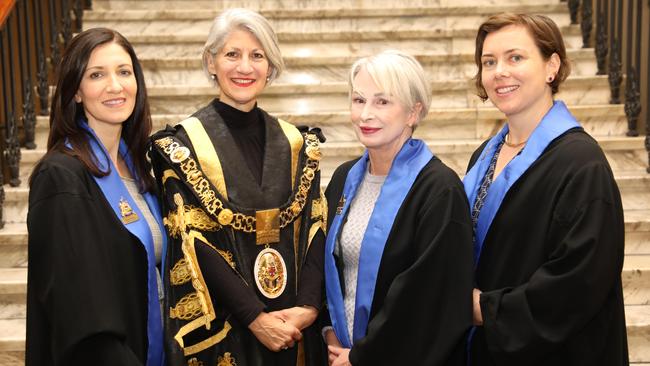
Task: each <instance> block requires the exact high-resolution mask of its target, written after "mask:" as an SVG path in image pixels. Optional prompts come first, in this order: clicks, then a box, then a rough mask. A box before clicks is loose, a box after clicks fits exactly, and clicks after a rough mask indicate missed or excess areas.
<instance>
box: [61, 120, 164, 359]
mask: <svg viewBox="0 0 650 366" xmlns="http://www.w3.org/2000/svg"><path fill="white" fill-rule="evenodd" d="M79 126H80V127H81V128H83V129H84V130H86V131H87V132H88V133H89V134H91V135H92V137H89V138H88V143H89V144H90V147H91V149H92V152H93V154H94V156H95V158H96V162H97V165H98V167H99V168H100V170H102V171H106V170H107V168H108V167H110V174H108V175H107V176H105V177H95V176H93V178H94V179H95V182H97V185H98V186H99V188H100V189H101V190H102V192H103V193H104V197H105V198H106V200H107V201H108V203H109V204H110V206H111V207H112V208H113V211H114V212H115V215H116V216H117V219H118V220H119V221H120V222H122V215H121V210H120V206H119V203H120V200H122V199H124V200H125V201H126V202H128V204H129V206H130V207H131V209H132V210H133V212H135V214H136V215H138V218H139V219H138V220H137V221H134V222H131V223H129V224H125V225H124V226H125V227H126V229H127V230H129V232H131V234H133V235H135V236H136V237H137V238H138V239H139V240H140V243H142V245H143V246H144V248H145V250H146V252H147V297H148V301H147V336H148V343H149V345H148V348H147V366H162V365H164V353H163V329H162V317H161V314H160V302H159V301H158V282H157V281H158V275H157V273H156V256H155V252H154V245H153V237H152V236H151V229H150V228H149V225H148V224H147V222H146V220H145V218H144V215H143V214H142V212H141V211H140V208H139V207H138V205H136V203H135V201H134V200H133V198H132V197H131V195H130V194H129V191H128V190H127V188H126V186H125V185H124V182H122V179H121V178H120V175H119V173H118V171H117V168H116V167H115V165H113V162H112V161H111V159H110V158H108V152H107V151H106V148H105V147H104V146H103V145H102V143H101V141H100V140H99V138H98V137H97V135H96V134H95V132H94V131H93V130H92V128H90V126H88V123H87V122H86V121H85V120H81V121H79ZM66 145H67V146H68V147H71V146H70V144H69V143H66ZM119 153H120V155H121V156H122V158H123V159H124V162H125V163H126V165H127V167H128V168H129V171H130V172H131V176H132V177H133V178H135V179H136V181H137V180H138V177H137V175H136V172H135V170H134V168H133V161H132V159H131V154H129V151H128V148H127V146H126V143H125V142H124V140H121V139H120V147H119ZM142 196H143V197H144V199H145V201H146V202H147V205H148V206H149V210H151V213H152V215H153V217H154V218H155V219H156V222H157V223H158V226H159V228H160V231H161V233H162V234H163V235H162V237H163V253H162V257H163V263H164V261H165V259H164V258H165V255H166V249H167V238H166V235H165V227H164V226H163V222H162V214H161V211H160V207H159V206H158V200H157V199H156V197H155V196H154V195H153V194H151V193H150V192H145V193H142Z"/></svg>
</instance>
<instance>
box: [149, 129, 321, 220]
mask: <svg viewBox="0 0 650 366" xmlns="http://www.w3.org/2000/svg"><path fill="white" fill-rule="evenodd" d="M305 136H306V138H305V144H306V147H305V154H306V155H307V162H306V163H305V167H304V168H303V169H302V174H301V176H300V184H299V185H298V190H297V192H296V193H295V195H294V198H293V200H292V201H291V202H290V203H289V204H287V205H286V206H285V207H284V208H283V209H282V210H281V211H280V228H284V227H285V226H287V225H288V224H290V223H291V222H293V221H294V220H295V219H296V217H298V215H300V213H301V212H302V210H303V208H304V207H305V204H306V203H307V195H308V194H309V190H310V188H311V186H312V181H313V180H314V177H315V176H316V172H317V171H318V165H319V160H320V159H321V156H322V155H321V152H320V149H319V146H318V137H317V136H316V135H314V134H306V135H305ZM156 145H158V146H159V147H160V148H161V149H162V150H163V151H164V152H165V154H167V155H168V156H169V157H170V159H171V160H172V161H174V162H178V164H179V165H180V168H181V171H182V172H183V173H184V174H185V178H186V181H187V183H189V184H190V186H191V187H192V189H193V190H194V192H195V193H196V194H197V196H198V197H199V200H200V201H201V204H202V205H203V206H204V207H205V208H206V210H207V211H208V212H209V213H210V214H211V215H212V216H213V217H216V218H217V221H218V222H219V224H221V225H223V226H230V227H232V228H233V229H235V230H238V231H243V232H245V233H254V232H255V224H256V218H255V217H254V216H250V215H245V214H243V213H240V212H233V211H232V210H230V209H228V208H225V207H224V204H223V202H222V201H221V200H220V199H219V198H218V197H217V195H216V193H215V192H214V190H213V189H212V188H211V187H210V181H209V180H208V179H207V178H206V177H205V176H204V174H203V172H202V171H201V170H200V169H199V168H198V164H197V163H196V160H194V158H192V157H191V156H190V154H189V149H188V148H187V147H185V146H182V145H181V144H180V143H179V142H177V141H174V139H172V138H171V137H163V138H161V139H158V140H156Z"/></svg>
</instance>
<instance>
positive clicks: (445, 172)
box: [323, 51, 472, 366]
mask: <svg viewBox="0 0 650 366" xmlns="http://www.w3.org/2000/svg"><path fill="white" fill-rule="evenodd" d="M349 84H350V114H351V120H352V126H353V128H354V131H355V133H356V135H357V138H358V139H359V141H360V142H361V144H363V145H364V146H365V147H366V151H365V152H364V154H363V156H361V157H360V158H357V159H354V160H352V161H349V162H346V163H344V164H343V165H341V166H340V167H339V168H338V169H336V171H335V172H334V175H333V177H332V180H331V182H330V183H329V186H328V187H327V191H326V196H327V200H328V203H329V214H328V217H330V219H331V224H330V227H329V230H328V235H327V244H326V247H325V279H326V281H325V282H326V291H327V303H328V310H329V319H330V320H331V327H325V328H324V329H323V335H324V336H325V338H326V342H327V343H328V345H329V348H328V350H329V355H328V358H329V362H330V364H331V365H335V366H339V365H349V364H352V365H354V366H358V365H463V364H464V354H465V353H464V337H463V335H464V334H465V332H466V331H467V330H468V329H469V327H470V326H471V289H472V278H471V268H472V260H471V250H472V249H471V248H472V245H471V241H472V232H471V221H470V217H469V213H468V204H467V199H466V197H465V194H464V192H463V187H462V184H461V182H460V180H459V179H458V176H457V175H456V174H455V173H454V172H453V171H452V170H451V169H449V168H448V167H447V166H445V165H444V164H443V163H442V162H441V161H440V160H439V159H438V158H437V157H435V156H434V155H433V153H432V152H431V151H430V150H429V148H428V147H427V145H426V144H425V143H424V141H421V140H417V139H414V138H412V136H411V135H412V133H413V130H414V129H415V128H416V126H417V124H418V123H420V121H421V120H422V119H423V118H424V117H425V116H426V115H427V113H428V110H429V105H430V103H431V92H430V89H429V84H428V82H427V79H426V77H425V75H424V71H423V70H422V67H421V66H420V64H419V63H418V62H417V61H416V60H415V59H414V58H413V57H411V56H409V55H406V54H404V53H402V52H399V51H384V52H382V53H379V54H377V55H374V56H371V57H367V58H363V59H361V60H359V61H357V62H356V63H355V64H354V65H353V66H352V68H351V71H350V78H349Z"/></svg>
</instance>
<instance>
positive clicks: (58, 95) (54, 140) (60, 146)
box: [30, 28, 154, 192]
mask: <svg viewBox="0 0 650 366" xmlns="http://www.w3.org/2000/svg"><path fill="white" fill-rule="evenodd" d="M111 42H114V43H116V44H118V45H119V46H121V47H122V48H123V49H124V51H125V52H126V53H128V54H129V56H130V58H131V63H132V64H133V74H134V76H135V80H136V83H137V86H138V91H137V93H136V97H135V106H134V108H133V112H132V113H131V115H130V116H129V118H127V120H126V121H124V122H123V124H122V136H121V137H122V138H123V139H124V142H125V143H126V146H127V148H128V152H129V154H130V156H131V159H132V161H133V168H134V170H135V175H136V177H134V178H136V179H137V183H138V188H139V189H140V191H141V192H147V191H149V190H151V188H153V183H154V182H153V178H152V177H151V175H150V173H149V171H150V168H149V163H148V162H147V159H146V157H145V153H146V150H147V146H148V145H147V142H148V140H149V134H150V133H151V113H150V111H149V103H148V100H147V88H146V86H145V82H144V74H143V72H142V66H141V65H140V62H139V61H138V58H137V57H136V55H135V51H134V50H133V46H131V44H130V43H129V41H128V40H127V39H126V38H124V36H122V35H121V34H120V33H119V32H117V31H114V30H112V29H108V28H92V29H88V30H85V31H83V32H81V33H79V34H78V35H76V36H75V37H74V38H73V39H72V40H71V41H70V43H69V45H68V47H67V48H66V49H65V51H64V53H63V57H62V58H61V62H60V63H59V65H58V70H57V71H58V72H57V77H58V79H57V83H56V91H55V92H54V97H53V98H52V110H51V112H50V135H49V136H48V140H47V153H46V154H45V156H44V157H43V159H44V158H45V157H47V156H48V155H50V154H52V153H53V152H61V153H63V154H66V155H70V156H73V157H76V158H77V159H79V160H80V161H81V162H82V163H83V165H84V166H85V167H86V169H88V170H89V171H90V173H92V174H93V175H94V176H96V177H104V176H106V175H108V174H110V170H107V171H102V170H101V169H100V168H99V166H98V165H97V159H96V157H95V156H94V155H93V152H92V150H91V147H90V144H89V142H88V139H91V138H93V136H91V135H90V134H89V133H88V132H87V131H86V130H84V129H83V128H82V127H81V126H80V125H79V124H80V123H84V122H82V121H84V120H85V113H84V106H83V104H82V103H77V102H76V101H75V100H74V96H75V94H76V93H77V91H78V90H79V85H80V84H81V80H82V79H83V75H84V73H85V72H86V67H87V66H88V60H89V59H90V55H91V54H92V52H93V50H95V48H97V47H99V46H101V45H105V44H108V43H111ZM67 142H69V143H70V145H71V146H72V148H69V147H68V146H67V144H66V143H67ZM107 159H108V157H107ZM39 165H40V162H39ZM108 169H110V167H109V168H108ZM37 171H38V169H34V172H37ZM31 178H33V175H32V177H31ZM31 178H30V181H31Z"/></svg>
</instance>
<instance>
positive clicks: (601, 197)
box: [468, 129, 628, 366]
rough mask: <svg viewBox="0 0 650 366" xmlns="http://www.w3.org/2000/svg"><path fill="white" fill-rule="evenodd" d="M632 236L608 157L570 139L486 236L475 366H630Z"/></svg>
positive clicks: (558, 143) (548, 156)
mask: <svg viewBox="0 0 650 366" xmlns="http://www.w3.org/2000/svg"><path fill="white" fill-rule="evenodd" d="M483 145H485V144H483ZM482 149H483V146H481V147H480V148H479V149H478V150H477V151H476V152H475V153H474V155H473V156H472V158H471V160H470V164H469V166H470V168H471V167H472V166H473V165H474V163H475V162H476V159H477V158H478V156H479V154H480V152H481V151H482ZM468 170H469V169H468ZM624 234H625V233H624V223H623V208H622V205H621V198H620V193H619V191H618V187H617V186H616V182H615V181H614V177H613V174H612V171H611V169H610V167H609V164H608V163H607V160H606V158H605V156H604V154H603V152H602V150H601V149H600V147H599V146H598V144H597V142H596V141H594V140H593V139H592V138H591V137H590V136H589V135H587V134H586V133H585V132H584V131H582V130H581V129H573V130H569V131H568V132H566V133H565V134H563V135H561V136H560V137H558V138H557V139H556V140H554V141H552V142H551V143H550V144H549V146H548V147H547V148H546V150H545V151H544V152H543V154H542V155H541V156H540V157H539V158H538V159H537V161H535V162H534V163H533V164H532V165H531V166H530V167H529V168H528V170H527V171H526V172H525V173H524V174H523V175H522V176H521V177H520V178H519V180H518V181H517V182H516V183H515V184H514V185H513V186H512V187H511V188H510V190H509V191H508V193H507V194H506V196H505V198H504V200H503V202H502V203H501V206H500V207H499V209H498V211H497V213H496V216H495V217H494V220H493V221H492V224H491V226H490V228H489V230H488V232H487V234H486V236H485V241H484V244H483V249H482V253H481V257H480V261H479V263H478V266H477V268H476V287H477V288H479V289H480V290H481V291H483V293H482V295H481V299H480V304H481V311H482V314H483V321H484V326H483V327H478V328H477V330H476V334H475V335H474V337H473V342H472V347H471V361H472V365H481V366H486V365H499V366H506V365H530V366H534V365H553V366H562V365H567V366H568V365H571V366H582V365H584V366H587V365H589V366H597V365H603V366H605V365H606V366H618V365H627V364H628V355H627V337H626V333H625V314H624V306H623V292H622V286H621V269H622V266H623V257H624Z"/></svg>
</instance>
